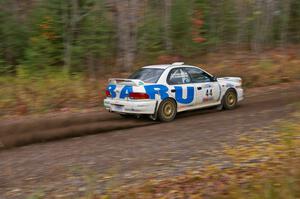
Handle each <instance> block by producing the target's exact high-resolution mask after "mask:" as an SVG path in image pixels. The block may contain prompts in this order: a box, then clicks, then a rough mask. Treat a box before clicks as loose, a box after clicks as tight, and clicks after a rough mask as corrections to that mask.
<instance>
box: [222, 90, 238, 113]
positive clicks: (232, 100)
mask: <svg viewBox="0 0 300 199" xmlns="http://www.w3.org/2000/svg"><path fill="white" fill-rule="evenodd" d="M222 104H223V107H224V109H227V110H231V109H234V108H235V107H236V105H237V95H236V92H235V91H234V90H232V89H230V90H228V91H227V92H226V93H225V95H224V97H223V100H222Z"/></svg>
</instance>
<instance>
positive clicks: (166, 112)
mask: <svg viewBox="0 0 300 199" xmlns="http://www.w3.org/2000/svg"><path fill="white" fill-rule="evenodd" d="M176 114H177V106H176V102H175V101H174V100H172V99H166V100H164V101H162V102H161V104H160V106H159V109H158V112H157V117H158V119H159V120H160V121H162V122H170V121H172V120H174V118H175V116H176Z"/></svg>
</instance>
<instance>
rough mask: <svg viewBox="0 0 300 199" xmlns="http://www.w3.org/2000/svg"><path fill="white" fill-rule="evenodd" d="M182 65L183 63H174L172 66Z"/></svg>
mask: <svg viewBox="0 0 300 199" xmlns="http://www.w3.org/2000/svg"><path fill="white" fill-rule="evenodd" d="M183 64H184V62H174V63H173V64H172V66H181V65H183Z"/></svg>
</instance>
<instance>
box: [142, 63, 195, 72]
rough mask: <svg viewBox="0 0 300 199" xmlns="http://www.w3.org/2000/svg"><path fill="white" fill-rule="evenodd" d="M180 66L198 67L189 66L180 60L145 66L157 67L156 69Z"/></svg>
mask: <svg viewBox="0 0 300 199" xmlns="http://www.w3.org/2000/svg"><path fill="white" fill-rule="evenodd" d="M178 67H191V68H198V67H196V66H189V65H185V64H184V63H181V62H178V63H173V64H161V65H150V66H144V67H143V68H156V69H164V70H165V69H167V68H178Z"/></svg>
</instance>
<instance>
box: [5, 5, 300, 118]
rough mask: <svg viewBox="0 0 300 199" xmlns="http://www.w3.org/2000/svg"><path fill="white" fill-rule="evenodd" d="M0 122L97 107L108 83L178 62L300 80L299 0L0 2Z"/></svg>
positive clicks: (248, 76) (264, 81)
mask: <svg viewBox="0 0 300 199" xmlns="http://www.w3.org/2000/svg"><path fill="white" fill-rule="evenodd" d="M0 40H1V42H0V86H1V90H0V116H1V117H3V116H6V115H16V114H17V115H25V114H30V113H44V112H49V111H53V110H54V111H57V110H76V109H84V108H93V107H98V106H101V103H100V102H99V90H100V99H101V97H102V96H103V93H102V90H103V88H104V87H105V84H106V81H107V78H109V77H112V76H114V77H116V76H118V77H126V76H127V75H128V73H129V72H131V71H132V70H134V69H136V68H138V67H141V66H143V65H148V64H157V63H172V62H175V61H184V62H186V63H188V64H195V65H197V66H201V67H203V68H204V69H206V70H208V71H209V72H211V73H214V74H216V75H218V76H223V75H231V76H234V75H236V76H241V77H242V78H243V79H244V83H245V86H247V87H253V86H263V85H270V84H276V83H280V82H288V81H293V80H296V79H299V78H300V75H299V74H300V66H299V64H300V58H299V52H300V48H299V46H300V45H299V42H300V1H299V0H189V1H186V0H122V1H118V0H66V1H62V0H0Z"/></svg>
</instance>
